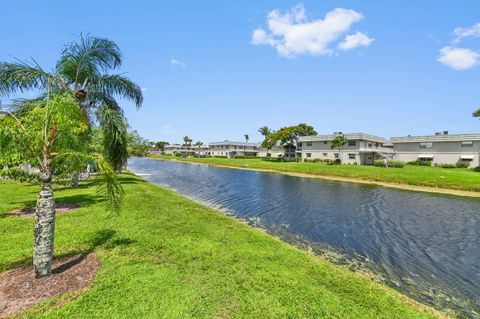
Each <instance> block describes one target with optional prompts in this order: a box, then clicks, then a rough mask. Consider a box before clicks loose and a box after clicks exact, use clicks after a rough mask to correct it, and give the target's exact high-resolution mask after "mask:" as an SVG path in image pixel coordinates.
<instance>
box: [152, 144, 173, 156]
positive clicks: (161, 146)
mask: <svg viewBox="0 0 480 319" xmlns="http://www.w3.org/2000/svg"><path fill="white" fill-rule="evenodd" d="M167 145H170V143H168V142H165V141H158V142H156V143H155V149H156V150H157V151H160V152H161V153H162V154H163V153H164V152H165V146H167Z"/></svg>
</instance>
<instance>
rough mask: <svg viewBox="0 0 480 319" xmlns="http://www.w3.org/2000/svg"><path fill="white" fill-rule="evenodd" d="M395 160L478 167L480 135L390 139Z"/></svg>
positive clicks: (443, 134)
mask: <svg viewBox="0 0 480 319" xmlns="http://www.w3.org/2000/svg"><path fill="white" fill-rule="evenodd" d="M391 142H392V144H393V149H394V151H395V159H397V160H399V161H404V162H411V161H431V162H432V163H434V164H435V163H437V164H455V163H457V162H460V161H462V162H468V163H469V164H470V167H474V166H478V165H479V164H480V163H479V151H480V133H476V134H451V135H450V134H448V132H447V131H445V132H441V133H436V134H435V135H425V136H410V135H409V136H403V137H392V138H391Z"/></svg>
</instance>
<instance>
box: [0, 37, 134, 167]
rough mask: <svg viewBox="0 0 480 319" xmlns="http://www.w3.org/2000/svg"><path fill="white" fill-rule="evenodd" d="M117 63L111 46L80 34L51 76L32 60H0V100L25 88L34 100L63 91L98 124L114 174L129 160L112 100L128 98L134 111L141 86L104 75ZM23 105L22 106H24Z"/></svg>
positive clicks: (121, 123)
mask: <svg viewBox="0 0 480 319" xmlns="http://www.w3.org/2000/svg"><path fill="white" fill-rule="evenodd" d="M121 64H122V55H121V53H120V49H119V47H118V46H117V44H115V42H113V41H111V40H108V39H104V38H97V37H93V36H90V35H88V34H87V35H86V36H84V35H80V39H79V40H78V41H76V42H72V43H69V44H67V45H66V46H65V47H64V49H63V51H62V53H61V55H60V59H59V60H58V61H57V63H56V66H55V69H54V70H53V71H52V72H47V71H45V70H44V69H43V68H42V67H41V66H40V65H39V64H38V63H36V62H35V61H34V60H33V61H32V63H26V62H21V61H18V62H13V63H8V62H0V96H2V95H3V96H5V95H8V94H11V93H14V92H24V91H25V90H31V89H35V90H39V91H40V92H41V94H40V96H39V97H38V99H42V100H45V99H46V98H48V97H47V90H50V91H51V93H55V94H56V93H62V92H63V93H65V92H68V93H70V94H71V95H72V96H74V97H75V101H76V103H77V105H78V107H79V108H80V109H81V110H82V112H83V113H84V114H85V116H87V117H88V118H89V122H90V123H92V122H93V119H95V120H97V121H98V123H99V124H100V127H101V128H102V130H103V135H104V152H105V155H106V157H107V159H108V161H109V162H110V163H111V165H112V166H113V167H114V169H115V170H116V171H119V170H121V169H122V168H123V167H124V166H125V164H126V161H127V159H128V152H127V124H126V120H125V117H124V115H123V110H122V109H121V107H120V106H119V104H118V102H117V101H116V98H117V97H120V98H125V99H128V100H131V101H133V102H134V103H135V105H136V107H137V108H140V107H141V106H142V103H143V95H142V90H141V88H140V87H139V86H138V85H137V84H135V83H133V82H132V81H131V80H129V79H128V78H127V77H125V76H123V75H121V74H109V73H108V72H109V71H111V70H115V69H117V68H118V67H120V65H121ZM26 105H27V104H26Z"/></svg>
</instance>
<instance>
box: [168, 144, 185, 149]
mask: <svg viewBox="0 0 480 319" xmlns="http://www.w3.org/2000/svg"><path fill="white" fill-rule="evenodd" d="M178 147H182V145H180V144H170V145H165V146H164V148H178Z"/></svg>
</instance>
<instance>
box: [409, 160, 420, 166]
mask: <svg viewBox="0 0 480 319" xmlns="http://www.w3.org/2000/svg"><path fill="white" fill-rule="evenodd" d="M407 165H420V162H419V161H411V162H407Z"/></svg>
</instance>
